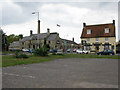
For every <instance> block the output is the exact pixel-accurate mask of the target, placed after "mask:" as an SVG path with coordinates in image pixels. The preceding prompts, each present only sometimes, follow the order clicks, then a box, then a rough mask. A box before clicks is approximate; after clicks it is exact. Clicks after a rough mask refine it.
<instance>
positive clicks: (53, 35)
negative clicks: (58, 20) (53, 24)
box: [47, 33, 58, 41]
mask: <svg viewBox="0 0 120 90" xmlns="http://www.w3.org/2000/svg"><path fill="white" fill-rule="evenodd" d="M57 36H58V33H50V35H49V36H48V38H47V41H50V40H55V39H56V37H57Z"/></svg>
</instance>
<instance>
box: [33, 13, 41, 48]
mask: <svg viewBox="0 0 120 90" xmlns="http://www.w3.org/2000/svg"><path fill="white" fill-rule="evenodd" d="M36 13H37V14H38V37H37V38H38V39H37V43H38V46H37V49H39V34H40V20H39V12H32V14H36Z"/></svg>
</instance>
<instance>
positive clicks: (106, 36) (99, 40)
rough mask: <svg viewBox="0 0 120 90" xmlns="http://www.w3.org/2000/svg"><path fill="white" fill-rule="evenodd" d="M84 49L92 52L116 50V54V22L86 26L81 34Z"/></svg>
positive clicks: (84, 25) (84, 24)
mask: <svg viewBox="0 0 120 90" xmlns="http://www.w3.org/2000/svg"><path fill="white" fill-rule="evenodd" d="M81 44H82V49H84V50H89V51H90V52H96V53H97V52H99V51H103V50H114V52H116V37H115V20H113V23H107V24H98V25H86V23H83V31H82V34H81Z"/></svg>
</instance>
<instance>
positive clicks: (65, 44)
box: [64, 35, 68, 53]
mask: <svg viewBox="0 0 120 90" xmlns="http://www.w3.org/2000/svg"><path fill="white" fill-rule="evenodd" d="M65 36H68V35H64V38H65ZM64 50H65V53H66V52H67V51H66V50H67V41H66V40H65V39H64Z"/></svg>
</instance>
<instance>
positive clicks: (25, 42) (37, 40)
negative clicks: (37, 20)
mask: <svg viewBox="0 0 120 90" xmlns="http://www.w3.org/2000/svg"><path fill="white" fill-rule="evenodd" d="M45 40H46V44H48V45H49V46H50V49H65V42H64V40H65V39H61V38H60V37H59V34H58V33H57V32H53V33H50V29H49V28H48V29H47V33H39V34H33V33H32V30H31V31H30V36H26V37H23V38H22V39H20V40H19V41H18V42H19V48H20V50H22V49H38V48H40V47H43V46H44V42H45ZM66 41H67V44H66V45H67V46H68V45H69V46H74V47H77V43H75V42H74V41H70V40H66ZM13 44H14V42H13V43H12V44H11V46H12V47H13V46H14V45H13ZM10 48H11V47H10ZM15 48H16V47H15ZM68 48H69V47H67V48H66V49H68Z"/></svg>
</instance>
